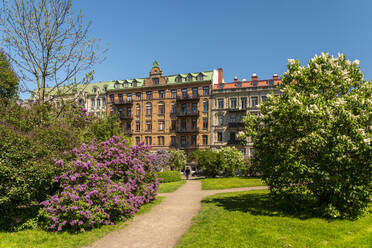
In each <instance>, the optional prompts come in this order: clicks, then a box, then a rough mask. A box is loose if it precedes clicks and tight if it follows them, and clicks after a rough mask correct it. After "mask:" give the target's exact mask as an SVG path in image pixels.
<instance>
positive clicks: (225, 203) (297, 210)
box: [202, 193, 321, 219]
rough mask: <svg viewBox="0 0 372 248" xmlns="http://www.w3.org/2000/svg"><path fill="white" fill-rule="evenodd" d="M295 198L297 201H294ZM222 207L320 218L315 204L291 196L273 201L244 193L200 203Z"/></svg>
mask: <svg viewBox="0 0 372 248" xmlns="http://www.w3.org/2000/svg"><path fill="white" fill-rule="evenodd" d="M296 197H297V199H296ZM202 202H203V203H212V204H215V205H216V206H218V207H223V208H224V209H226V210H228V211H240V212H248V213H250V214H252V215H266V216H282V217H295V218H299V219H308V218H314V217H321V216H320V215H319V214H318V213H317V212H316V211H315V209H314V206H315V203H314V201H311V200H306V199H301V196H292V197H291V199H290V200H289V199H288V200H281V201H277V200H273V199H271V198H270V196H269V194H268V193H245V194H239V195H238V196H231V197H226V196H222V197H221V196H214V197H213V198H207V199H205V200H203V201H202Z"/></svg>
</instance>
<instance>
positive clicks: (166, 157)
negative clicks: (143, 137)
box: [153, 149, 172, 171]
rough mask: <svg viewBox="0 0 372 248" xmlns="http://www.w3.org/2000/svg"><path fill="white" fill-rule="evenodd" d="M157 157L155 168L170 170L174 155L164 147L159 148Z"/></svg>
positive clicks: (154, 163)
mask: <svg viewBox="0 0 372 248" xmlns="http://www.w3.org/2000/svg"><path fill="white" fill-rule="evenodd" d="M155 155H156V158H155V160H154V162H153V166H154V168H155V170H157V171H162V170H164V169H165V170H169V169H170V160H171V157H172V155H171V154H170V153H169V152H168V151H167V150H164V149H159V150H157V151H156V153H155Z"/></svg>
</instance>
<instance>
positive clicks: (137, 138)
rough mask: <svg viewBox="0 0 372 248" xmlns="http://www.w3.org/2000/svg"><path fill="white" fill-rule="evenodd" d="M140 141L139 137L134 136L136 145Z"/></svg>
mask: <svg viewBox="0 0 372 248" xmlns="http://www.w3.org/2000/svg"><path fill="white" fill-rule="evenodd" d="M139 143H140V137H136V145H138V144H139Z"/></svg>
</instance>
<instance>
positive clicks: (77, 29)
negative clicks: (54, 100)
mask: <svg viewBox="0 0 372 248" xmlns="http://www.w3.org/2000/svg"><path fill="white" fill-rule="evenodd" d="M71 5H72V0H28V1H24V0H14V1H12V3H7V4H5V7H4V11H3V13H2V15H3V16H2V17H3V18H2V19H1V22H0V24H1V30H2V33H3V42H4V44H5V47H6V48H7V49H8V50H7V52H8V55H9V58H10V60H11V62H13V63H14V66H16V67H17V68H16V69H17V74H18V75H19V77H20V79H21V80H22V82H23V83H25V85H26V87H27V84H26V82H29V83H30V82H32V83H35V82H36V84H37V96H36V97H37V99H38V100H39V101H40V102H44V101H45V94H46V90H45V89H46V88H47V87H48V85H47V83H48V84H50V89H49V90H48V93H49V94H53V93H55V91H56V90H57V89H62V90H63V91H64V92H62V93H60V94H67V93H71V92H70V91H71V90H72V88H73V87H62V88H61V87H60V86H67V85H69V86H71V85H74V84H76V83H78V82H80V83H86V82H88V81H90V80H91V79H92V78H93V71H90V70H91V68H92V66H93V65H94V64H95V63H97V62H98V59H99V57H100V56H99V55H100V49H99V46H98V43H97V42H96V40H95V39H90V38H89V37H88V29H89V27H90V24H91V23H90V22H89V23H87V24H85V23H84V22H83V15H82V13H81V12H80V13H79V14H78V15H77V16H74V14H73V12H72V8H71ZM87 71H88V73H87V74H86V75H85V76H84V77H83V78H82V79H81V80H79V81H76V77H80V76H81V74H82V73H84V72H87Z"/></svg>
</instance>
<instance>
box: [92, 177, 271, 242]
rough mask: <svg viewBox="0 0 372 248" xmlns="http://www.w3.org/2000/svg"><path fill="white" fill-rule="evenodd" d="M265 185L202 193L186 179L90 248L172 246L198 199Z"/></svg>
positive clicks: (188, 222)
mask: <svg viewBox="0 0 372 248" xmlns="http://www.w3.org/2000/svg"><path fill="white" fill-rule="evenodd" d="M266 188H267V187H266V186H257V187H246V188H232V189H223V190H202V189H201V181H200V180H189V181H187V182H186V183H185V184H184V185H182V186H181V188H179V189H178V190H177V191H175V192H172V193H164V194H160V196H166V198H165V199H164V200H163V201H162V202H161V204H159V205H156V206H154V207H153V208H152V209H151V211H150V212H149V213H146V214H143V215H138V216H135V217H134V218H133V220H131V221H129V222H128V224H127V226H125V227H124V228H122V229H120V230H117V231H113V232H111V233H109V234H107V235H106V236H105V237H103V238H102V239H100V240H97V241H96V242H94V243H93V244H92V245H91V246H89V247H91V248H98V247H99V248H106V247H108V248H119V247H120V248H123V247H126V248H145V247H146V248H148V247H151V248H165V247H174V246H175V245H176V244H177V241H178V240H179V239H180V238H181V236H182V234H184V233H185V232H186V231H187V230H188V229H189V227H190V226H191V224H192V218H193V217H194V216H196V215H197V214H198V212H199V210H200V208H201V200H202V199H203V198H204V197H206V196H209V195H214V194H217V193H225V192H238V191H247V190H257V189H266Z"/></svg>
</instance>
